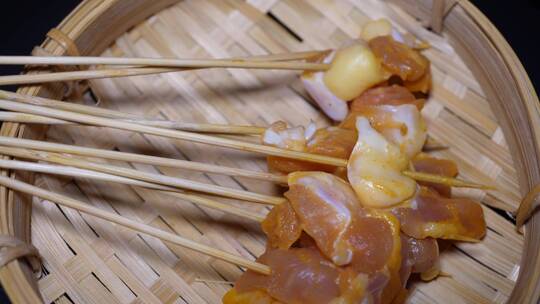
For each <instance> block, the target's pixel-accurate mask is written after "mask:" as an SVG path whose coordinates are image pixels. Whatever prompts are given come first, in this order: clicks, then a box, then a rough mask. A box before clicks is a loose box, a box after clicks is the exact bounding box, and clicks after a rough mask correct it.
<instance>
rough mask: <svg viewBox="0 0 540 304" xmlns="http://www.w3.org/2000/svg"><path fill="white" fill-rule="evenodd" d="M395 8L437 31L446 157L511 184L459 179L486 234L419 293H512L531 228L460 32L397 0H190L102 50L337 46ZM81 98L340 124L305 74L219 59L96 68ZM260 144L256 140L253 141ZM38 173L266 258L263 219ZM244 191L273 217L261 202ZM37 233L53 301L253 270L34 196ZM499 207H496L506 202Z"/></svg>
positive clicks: (408, 21) (198, 295)
mask: <svg viewBox="0 0 540 304" xmlns="http://www.w3.org/2000/svg"><path fill="white" fill-rule="evenodd" d="M381 17H386V18H389V19H391V20H392V21H393V22H395V25H396V26H398V28H400V29H401V30H402V31H407V32H409V33H411V34H413V35H415V36H416V37H417V38H419V39H421V40H424V41H426V42H429V43H430V44H431V46H432V47H431V48H430V49H428V50H426V51H425V52H424V54H425V55H426V56H427V57H428V58H429V59H430V61H431V63H432V72H433V80H434V86H433V90H432V94H431V98H430V99H429V101H428V102H427V104H426V107H425V108H424V110H423V111H422V112H423V115H424V117H425V119H426V121H427V122H428V130H429V135H430V137H431V138H432V139H434V140H435V141H436V142H438V143H439V144H441V145H444V146H448V147H449V149H445V150H440V151H433V152H430V153H433V154H434V155H438V156H441V157H445V158H451V159H454V160H456V161H457V162H458V164H459V167H460V177H462V178H464V179H468V180H472V181H475V182H479V183H485V184H495V185H496V186H497V187H498V188H499V189H500V191H490V192H488V193H486V192H483V191H479V190H456V191H455V192H454V193H455V195H463V196H470V197H473V198H475V199H477V200H480V201H482V202H483V203H484V204H485V207H484V212H485V216H486V220H487V223H488V233H487V236H486V237H485V239H484V240H483V241H482V242H481V243H479V244H466V243H457V244H453V245H451V246H449V248H447V249H445V250H444V251H443V252H442V253H441V262H442V270H443V272H445V273H446V274H448V275H447V276H443V277H440V278H438V279H437V280H435V281H433V282H429V283H421V282H415V283H414V285H413V286H412V287H411V294H410V297H409V300H408V301H409V302H411V303H491V302H495V303H504V302H505V301H506V300H507V298H508V297H509V295H510V293H511V292H512V288H513V285H514V281H515V279H516V277H517V274H518V272H519V262H520V258H521V250H522V248H523V237H522V236H521V235H520V234H518V233H516V232H515V229H514V226H513V223H512V222H511V221H509V220H507V219H506V218H505V217H504V214H505V212H511V211H514V210H515V209H517V207H518V204H519V199H520V193H519V190H518V182H517V176H516V171H515V168H514V166H513V164H512V158H511V155H510V152H509V149H508V147H507V145H506V142H505V139H504V136H503V133H502V131H501V128H500V126H499V124H498V122H497V121H496V119H495V116H494V115H493V113H492V111H491V109H490V107H489V103H488V101H487V100H486V97H485V94H484V92H483V91H482V89H481V87H480V85H479V84H478V83H477V81H476V80H475V78H474V76H473V75H472V74H471V72H470V71H469V70H468V69H467V66H466V65H465V64H464V63H463V62H462V60H461V59H460V58H459V56H458V55H457V54H456V53H455V52H454V50H453V48H452V47H451V46H450V44H449V43H448V41H447V40H446V39H445V38H444V36H443V37H441V36H438V35H435V34H434V33H432V32H430V31H428V30H426V29H424V28H423V27H422V25H421V24H420V23H419V22H418V21H417V20H416V19H415V18H413V17H412V16H410V15H408V14H407V13H405V12H404V11H403V10H401V9H399V8H398V7H396V6H394V5H392V4H388V3H384V2H382V1H376V0H362V1H353V0H351V1H346V0H343V1H322V0H317V1H311V0H249V1H247V2H240V1H233V0H229V1H220V0H204V1H202V0H201V1H196V0H187V1H181V2H180V3H178V4H175V5H174V6H172V7H169V8H167V9H165V10H163V11H161V12H160V13H158V14H156V15H154V16H152V17H151V18H149V19H148V20H147V21H145V22H143V23H142V24H140V25H138V26H136V27H135V28H133V29H132V30H130V31H129V32H127V33H125V34H124V35H122V36H121V37H120V38H118V39H117V40H116V42H115V43H114V44H113V45H112V46H110V48H108V49H107V50H106V51H105V52H104V53H103V55H104V56H125V57H184V58H208V57H215V58H219V57H233V56H247V55H262V54H267V53H283V52H288V51H302V50H312V49H326V48H337V47H340V46H342V45H344V44H345V43H347V41H349V40H351V39H355V38H357V37H358V36H359V32H360V29H361V26H362V24H363V23H365V22H366V21H368V20H370V19H376V18H381ZM90 85H91V88H92V92H93V95H90V94H87V95H86V96H85V99H84V102H86V103H87V104H95V103H97V104H98V105H99V106H101V107H106V108H112V109H117V110H121V111H125V112H129V113H136V114H140V115H144V116H149V117H161V118H166V119H169V120H179V121H187V122H211V123H222V124H223V123H227V124H244V125H269V124H270V123H272V122H274V121H276V120H284V121H286V122H287V123H289V124H292V125H297V124H304V125H305V124H307V123H309V121H310V120H313V121H314V122H315V123H316V124H317V125H318V126H319V127H322V126H325V125H328V124H329V123H330V122H329V121H328V120H327V119H326V118H325V117H324V116H323V114H322V113H320V112H319V111H318V110H317V108H316V107H314V106H313V104H312V103H311V102H310V101H309V98H308V97H307V95H306V93H305V91H304V89H303V88H302V86H301V83H300V81H299V80H298V77H297V74H296V73H294V72H285V71H261V70H249V71H248V70H239V69H237V70H234V69H229V70H223V69H209V70H198V71H192V72H182V73H170V74H162V75H156V76H139V77H131V78H118V79H104V80H93V81H91V83H90ZM46 138H47V140H49V141H55V142H64V143H73V144H77V145H84V146H91V147H98V148H102V149H115V150H119V151H125V152H134V153H144V154H152V155H159V156H166V157H173V158H178V159H186V160H193V161H200V162H206V163H214V164H219V165H223V166H232V167H239V168H246V169H250V170H266V164H265V160H264V157H261V156H257V155H253V154H248V153H242V152H238V151H230V150H225V149H220V148H214V147H209V146H206V145H200V144H192V143H187V142H182V141H173V140H169V139H164V138H159V137H154V136H146V135H141V134H134V133H130V132H125V131H118V130H113V129H105V128H96V127H76V126H55V127H51V128H50V129H49V130H48V132H47V134H46ZM250 140H255V141H256V140H257V138H251V139H250ZM114 164H116V165H123V166H132V167H135V168H136V169H138V170H143V171H148V172H161V173H164V174H167V175H173V176H182V177H187V178H190V179H194V180H197V181H201V182H205V183H212V184H216V185H222V186H227V187H233V188H238V189H247V190H249V191H255V192H260V193H265V194H279V193H280V191H281V189H279V188H278V187H276V186H274V185H271V184H270V183H265V182H260V181H254V180H249V179H243V178H231V177H225V176H220V175H212V174H201V173H196V172H190V171H183V170H179V169H170V168H156V167H152V166H148V165H139V164H130V163H122V162H115V163H114ZM36 184H37V185H39V186H41V187H46V188H48V189H51V190H53V191H56V192H60V193H64V194H67V195H69V196H71V197H74V198H77V199H80V200H83V201H85V202H88V203H89V204H92V205H94V206H97V207H100V208H103V209H105V210H109V211H113V212H116V213H118V214H121V215H122V216H125V217H128V218H131V219H136V220H138V221H141V222H144V223H147V224H150V225H153V226H155V227H158V228H160V229H163V230H167V231H171V232H175V233H178V234H180V235H182V236H186V237H189V238H191V239H194V240H197V241H200V242H203V243H205V244H209V245H211V246H214V247H216V248H219V249H223V250H226V251H229V252H234V253H237V254H240V255H243V256H245V257H249V258H253V259H254V258H255V257H257V256H259V255H260V254H261V253H262V252H263V251H264V235H263V233H262V232H261V230H260V228H259V227H258V224H257V223H253V222H249V221H247V220H243V219H240V218H238V217H234V216H232V215H225V214H223V213H221V212H218V211H215V210H210V209H206V208H203V207H197V206H195V205H193V204H191V203H188V202H182V201H179V200H178V199H173V198H171V197H169V196H164V195H162V194H158V193H156V192H153V191H150V190H146V189H140V188H134V187H129V186H123V185H116V184H108V183H100V182H95V181H89V180H74V179H68V178H58V177H53V176H45V175H38V176H37V177H36ZM222 200H223V201H228V202H231V204H235V205H237V206H239V207H244V208H247V209H249V210H250V211H254V212H259V213H261V214H264V213H266V212H267V208H266V207H263V206H261V205H255V204H246V203H242V204H240V203H237V202H234V201H231V200H225V199H222ZM32 208H33V209H32V227H31V228H32V242H33V244H34V245H35V246H36V247H37V248H38V250H39V252H40V253H41V255H42V256H43V259H44V265H43V266H44V268H45V270H44V275H43V276H42V277H41V278H40V279H39V280H38V285H39V289H40V291H41V294H42V296H43V299H44V301H45V302H47V303H50V302H57V303H70V302H74V303H162V302H163V303H220V301H221V296H222V295H223V294H224V293H225V292H226V291H227V290H228V289H229V288H230V287H231V286H232V285H231V283H230V282H232V281H234V280H235V279H236V278H237V277H238V276H239V275H240V274H241V269H240V268H239V267H237V266H233V265H230V264H227V263H225V262H221V261H216V260H214V259H212V258H208V257H206V256H202V255H199V254H196V253H193V252H192V251H190V250H187V249H183V248H179V247H177V246H172V245H170V244H167V243H164V242H162V241H159V240H156V239H154V238H152V237H147V236H142V235H139V234H136V233H134V232H132V231H130V230H127V229H124V228H120V227H117V226H115V225H112V224H110V223H107V222H105V221H102V220H98V219H95V218H93V217H91V216H87V215H84V214H81V213H79V212H75V211H73V210H70V209H67V208H63V207H58V206H57V205H55V204H53V203H50V202H49V203H46V204H41V203H37V202H36V203H34V204H33V207H32ZM495 210H498V211H499V212H496V211H495Z"/></svg>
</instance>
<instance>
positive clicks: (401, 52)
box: [368, 36, 429, 82]
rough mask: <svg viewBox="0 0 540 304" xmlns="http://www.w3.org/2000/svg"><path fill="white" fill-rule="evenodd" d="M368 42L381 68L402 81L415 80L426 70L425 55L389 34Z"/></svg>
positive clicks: (426, 60)
mask: <svg viewBox="0 0 540 304" xmlns="http://www.w3.org/2000/svg"><path fill="white" fill-rule="evenodd" d="M368 43H369V47H370V48H371V51H373V53H374V54H375V56H376V57H377V58H378V59H379V60H381V63H382V66H383V68H384V69H385V70H386V71H388V72H389V73H391V74H392V75H397V76H399V77H400V78H401V79H402V80H403V81H410V82H413V81H417V80H419V79H421V78H422V77H423V76H424V75H425V74H426V73H427V72H428V69H429V60H428V59H427V58H426V57H424V56H423V55H422V54H420V53H419V52H418V51H416V50H414V49H412V48H410V47H409V46H407V45H405V44H403V43H401V42H398V41H395V40H394V39H393V38H392V37H391V36H379V37H375V38H373V39H371V40H370V41H369V42H368Z"/></svg>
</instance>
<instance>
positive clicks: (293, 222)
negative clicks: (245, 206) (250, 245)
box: [261, 202, 302, 249]
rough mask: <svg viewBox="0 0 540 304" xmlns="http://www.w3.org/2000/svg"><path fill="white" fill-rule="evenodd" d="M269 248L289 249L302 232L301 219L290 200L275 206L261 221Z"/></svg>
mask: <svg viewBox="0 0 540 304" xmlns="http://www.w3.org/2000/svg"><path fill="white" fill-rule="evenodd" d="M261 227H262V230H263V231H264V233H266V236H267V237H268V243H267V246H268V247H269V248H279V249H288V248H289V247H291V246H292V244H294V242H296V241H297V240H298V239H299V238H300V235H301V234H302V227H301V225H300V221H299V219H298V217H297V216H296V212H294V209H293V208H292V206H291V204H290V203H289V202H285V203H282V204H279V205H277V206H274V208H272V210H270V213H268V215H267V216H266V218H265V219H264V221H263V222H262V223H261Z"/></svg>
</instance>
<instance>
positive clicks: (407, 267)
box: [399, 233, 439, 287]
mask: <svg viewBox="0 0 540 304" xmlns="http://www.w3.org/2000/svg"><path fill="white" fill-rule="evenodd" d="M401 257H402V260H401V269H400V271H399V273H400V277H401V282H402V284H403V287H405V285H406V284H407V280H408V279H409V276H410V275H411V273H425V272H428V271H430V270H432V269H434V268H436V267H438V265H437V262H438V259H439V246H438V244H437V240H436V239H433V238H425V239H415V238H412V237H410V236H407V235H405V234H403V233H402V234H401Z"/></svg>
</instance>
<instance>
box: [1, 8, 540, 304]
mask: <svg viewBox="0 0 540 304" xmlns="http://www.w3.org/2000/svg"><path fill="white" fill-rule="evenodd" d="M0 1H1V2H2V4H1V5H0V12H2V14H1V18H0V55H27V54H29V53H30V52H31V51H32V48H33V47H34V46H35V45H39V44H40V43H41V42H42V41H43V39H44V37H45V34H46V33H47V31H48V30H49V29H51V28H52V27H54V26H56V25H57V24H58V23H59V22H60V21H61V20H62V19H63V18H64V17H65V16H67V15H68V14H69V12H70V11H71V10H73V8H75V7H76V6H77V4H78V3H79V2H80V1H73V0H16V1H14V0H0ZM148 1H152V0H148ZM472 2H473V3H475V4H476V5H477V6H478V7H479V8H480V9H481V10H482V11H483V12H484V14H486V15H487V16H488V17H489V19H491V21H492V22H493V23H494V24H495V25H496V26H497V28H498V29H499V30H500V31H501V32H502V34H503V35H504V36H505V38H506V39H507V40H508V42H509V43H510V45H512V47H513V49H514V50H515V52H516V53H517V55H518V57H519V58H520V59H521V62H522V63H523V65H524V66H525V69H526V70H527V72H528V74H529V76H530V77H531V80H532V81H533V84H534V86H535V88H536V89H537V90H538V88H540V59H539V57H540V55H539V54H540V41H539V38H540V35H539V33H538V30H539V29H540V27H539V26H538V21H539V20H540V1H538V0H513V1H503V0H495V1H494V0H472ZM19 72H20V68H19V67H15V66H2V67H0V75H7V74H16V73H19ZM0 303H8V300H7V298H6V296H5V295H4V294H3V293H2V292H1V289H0Z"/></svg>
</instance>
